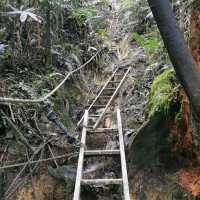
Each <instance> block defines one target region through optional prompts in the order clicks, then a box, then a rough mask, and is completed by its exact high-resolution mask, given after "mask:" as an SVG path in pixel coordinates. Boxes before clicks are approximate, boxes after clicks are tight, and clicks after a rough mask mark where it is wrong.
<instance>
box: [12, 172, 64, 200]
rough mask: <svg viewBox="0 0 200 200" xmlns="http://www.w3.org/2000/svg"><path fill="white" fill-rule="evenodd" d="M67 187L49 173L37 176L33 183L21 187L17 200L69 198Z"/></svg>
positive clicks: (62, 199)
mask: <svg viewBox="0 0 200 200" xmlns="http://www.w3.org/2000/svg"><path fill="white" fill-rule="evenodd" d="M65 195H66V192H65V187H64V184H63V185H62V184H61V183H60V182H58V181H57V180H56V179H55V178H53V177H51V176H49V175H45V174H43V175H41V176H35V177H34V178H33V186H32V184H31V183H30V184H28V185H26V186H25V187H23V188H21V189H19V190H18V191H17V194H16V198H15V200H55V199H56V200H67V198H66V197H65Z"/></svg>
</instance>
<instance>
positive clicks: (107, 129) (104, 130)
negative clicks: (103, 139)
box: [88, 127, 118, 133]
mask: <svg viewBox="0 0 200 200" xmlns="http://www.w3.org/2000/svg"><path fill="white" fill-rule="evenodd" d="M88 132H89V133H91V132H93V133H107V132H118V129H116V128H98V129H93V127H92V129H89V130H88Z"/></svg>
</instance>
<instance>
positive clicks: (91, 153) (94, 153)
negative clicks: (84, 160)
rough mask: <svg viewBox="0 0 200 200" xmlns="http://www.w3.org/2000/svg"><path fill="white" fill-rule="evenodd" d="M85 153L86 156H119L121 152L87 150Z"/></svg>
mask: <svg viewBox="0 0 200 200" xmlns="http://www.w3.org/2000/svg"><path fill="white" fill-rule="evenodd" d="M84 153H85V155H86V156H104V155H119V154H120V150H87V151H85V152H84Z"/></svg>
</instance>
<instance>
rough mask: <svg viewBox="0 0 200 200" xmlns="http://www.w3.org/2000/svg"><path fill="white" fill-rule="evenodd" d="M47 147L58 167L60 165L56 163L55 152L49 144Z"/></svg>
mask: <svg viewBox="0 0 200 200" xmlns="http://www.w3.org/2000/svg"><path fill="white" fill-rule="evenodd" d="M47 146H48V149H49V151H50V153H51V156H52V158H53V161H54V163H55V165H56V167H58V163H57V161H56V159H55V157H54V154H53V151H52V149H51V147H50V145H49V144H48V145H47Z"/></svg>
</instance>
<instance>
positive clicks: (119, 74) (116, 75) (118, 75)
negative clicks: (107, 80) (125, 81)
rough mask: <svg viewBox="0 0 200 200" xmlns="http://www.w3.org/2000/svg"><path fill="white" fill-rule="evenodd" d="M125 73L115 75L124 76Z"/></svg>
mask: <svg viewBox="0 0 200 200" xmlns="http://www.w3.org/2000/svg"><path fill="white" fill-rule="evenodd" d="M123 75H124V74H115V76H123Z"/></svg>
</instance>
